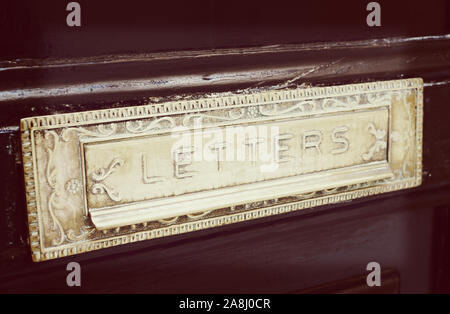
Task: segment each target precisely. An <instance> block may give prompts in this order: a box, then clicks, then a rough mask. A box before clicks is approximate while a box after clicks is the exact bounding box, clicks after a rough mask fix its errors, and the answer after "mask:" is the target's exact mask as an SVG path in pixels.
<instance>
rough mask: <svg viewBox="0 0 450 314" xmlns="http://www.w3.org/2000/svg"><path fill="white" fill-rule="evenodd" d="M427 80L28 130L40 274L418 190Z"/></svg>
mask: <svg viewBox="0 0 450 314" xmlns="http://www.w3.org/2000/svg"><path fill="white" fill-rule="evenodd" d="M422 98H423V96H422V80H421V79H407V80H397V81H386V82H376V83H366V84H353V85H344V86H334V87H319V88H308V89H296V90H286V91H268V92H264V93H255V94H251V95H233V96H226V97H220V98H206V99H198V100H190V101H180V102H169V103H163V104H152V105H146V106H140V107H126V108H120V109H108V110H99V111H90V112H79V113H71V114H62V115H54V116H45V117H32V118H27V119H23V120H22V123H21V126H22V140H23V158H24V171H25V181H26V186H27V203H28V213H29V228H30V239H31V241H30V242H31V248H32V251H33V258H34V260H35V261H41V260H47V259H51V258H57V257H61V256H66V255H71V254H77V253H81V252H86V251H91V250H94V249H99V248H103V247H109V246H114V245H118V244H123V243H128V242H134V241H139V240H145V239H151V238H156V237H161V236H167V235H173V234H179V233H183V232H188V231H194V230H199V229H204V228H210V227H215V226H220V225H224V224H229V223H233V222H238V221H244V220H248V219H253V218H258V217H265V216H270V215H273V214H278V213H283V212H288V211H293V210H299V209H303V208H309V207H314V206H318V205H322V204H329V203H336V202H340V201H344V200H351V199H354V198H359V197H363V196H367V195H372V194H378V193H383V192H388V191H394V190H398V189H404V188H409V187H414V186H417V185H419V184H420V183H421V175H422V174H421V164H422V162H421V149H422V148H421V145H422V143H421V139H422Z"/></svg>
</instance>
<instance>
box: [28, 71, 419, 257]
mask: <svg viewBox="0 0 450 314" xmlns="http://www.w3.org/2000/svg"><path fill="white" fill-rule="evenodd" d="M414 88H415V89H416V93H417V94H416V116H415V117H416V145H415V149H416V151H415V154H414V155H415V159H416V160H415V163H416V165H415V169H416V171H415V177H412V178H408V179H404V180H401V181H396V182H394V183H391V184H386V185H383V186H374V187H366V188H362V189H359V190H353V191H348V192H342V193H336V194H332V195H325V196H321V197H315V198H314V199H313V200H311V199H306V200H301V201H298V200H297V201H294V202H291V203H285V204H281V205H273V206H268V207H263V208H258V209H253V210H248V211H245V212H239V213H234V214H229V215H226V216H219V217H213V218H206V219H202V220H200V221H194V222H186V223H180V224H177V225H171V226H167V227H162V228H158V229H153V230H146V231H138V232H135V233H133V234H127V235H119V236H112V237H110V238H108V239H99V240H90V241H88V242H84V243H80V244H68V245H62V246H60V247H58V248H49V249H46V252H45V253H44V252H42V251H41V243H40V236H39V217H38V209H37V203H38V200H37V195H36V182H35V177H34V174H35V171H36V169H35V167H36V165H35V162H34V156H33V145H34V143H33V136H32V132H33V131H34V130H41V129H52V128H61V127H72V126H74V125H77V126H80V125H86V124H92V123H102V122H113V121H123V120H133V119H141V118H149V117H156V116H165V115H172V114H181V113H189V112H200V111H208V110H213V109H225V108H226V109H230V108H235V107H246V106H253V105H260V104H269V103H273V102H278V101H289V100H293V101H297V100H304V99H316V98H324V97H339V96H346V95H355V94H362V93H367V92H378V91H390V90H402V89H414ZM422 124H423V80H422V79H420V78H413V79H405V80H393V81H382V82H372V83H361V84H349V85H341V86H332V87H314V88H307V89H295V90H284V91H267V92H262V93H258V94H242V95H226V96H223V97H213V98H202V99H196V100H187V101H177V102H174V101H173V102H167V103H161V104H149V105H144V106H137V107H124V108H114V109H105V110H97V111H86V112H77V113H67V114H59V115H49V116H41V117H30V118H25V119H22V120H21V132H22V134H21V139H22V155H23V168H24V179H25V192H26V202H27V210H28V225H29V238H30V247H31V251H32V257H33V260H34V261H44V260H48V259H54V258H58V257H64V256H69V255H73V254H79V253H83V252H88V251H92V250H96V249H100V248H107V247H111V246H115V245H119V244H125V243H131V242H136V241H141V240H146V239H153V238H158V237H162V236H168V235H175V234H181V233H185V232H190V231H195V230H201V229H207V228H211V227H216V226H221V225H226V224H230V223H234V222H240V221H246V220H250V219H255V218H261V217H267V216H272V215H275V214H279V213H285V212H290V211H295V210H300V209H305V208H312V207H316V206H320V205H326V204H333V203H338V202H342V201H347V200H352V199H356V198H360V197H364V196H368V195H375V194H379V193H384V192H391V191H397V190H400V189H405V188H410V187H414V186H418V185H420V184H421V182H422V177H421V174H422Z"/></svg>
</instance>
